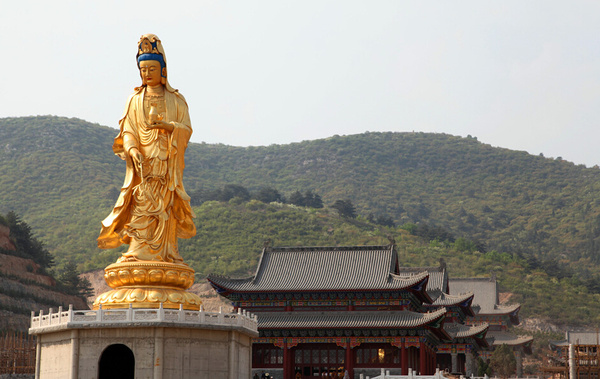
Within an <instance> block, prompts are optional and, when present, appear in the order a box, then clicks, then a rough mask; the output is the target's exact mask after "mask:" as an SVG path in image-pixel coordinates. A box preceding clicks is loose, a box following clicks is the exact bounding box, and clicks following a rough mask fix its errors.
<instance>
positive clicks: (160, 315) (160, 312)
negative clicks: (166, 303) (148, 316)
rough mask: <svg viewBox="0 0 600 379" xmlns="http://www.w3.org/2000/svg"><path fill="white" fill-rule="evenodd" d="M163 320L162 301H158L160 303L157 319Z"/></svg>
mask: <svg viewBox="0 0 600 379" xmlns="http://www.w3.org/2000/svg"><path fill="white" fill-rule="evenodd" d="M164 320H165V309H164V308H163V303H160V305H159V306H158V321H161V322H162V321H164Z"/></svg>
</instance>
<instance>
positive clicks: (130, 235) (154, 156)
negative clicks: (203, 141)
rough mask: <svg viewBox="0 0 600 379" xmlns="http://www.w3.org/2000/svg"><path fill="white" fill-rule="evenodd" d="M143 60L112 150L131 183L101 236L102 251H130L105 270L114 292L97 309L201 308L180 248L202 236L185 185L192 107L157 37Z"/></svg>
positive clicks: (144, 43)
mask: <svg viewBox="0 0 600 379" xmlns="http://www.w3.org/2000/svg"><path fill="white" fill-rule="evenodd" d="M136 58H137V65H138V68H139V70H140V76H141V78H142V85H141V86H140V87H137V88H135V90H134V93H133V94H132V95H131V96H130V97H129V100H128V101H127V106H126V107H125V114H124V115H123V118H122V119H121V120H120V121H119V127H120V131H119V134H118V135H117V137H116V138H115V141H114V144H113V151H114V152H115V154H116V155H118V156H119V157H120V158H121V159H123V160H125V162H126V163H127V169H126V173H125V182H124V184H123V187H122V188H121V193H120V195H119V198H118V200H117V203H116V204H115V206H114V208H113V211H112V212H111V214H110V215H109V216H108V217H107V218H106V219H104V221H102V230H101V232H100V236H99V237H98V247H100V248H101V249H111V248H115V247H118V246H120V245H122V244H129V248H128V249H127V251H126V252H125V253H123V255H122V256H121V257H120V258H119V259H118V261H117V263H115V264H112V265H110V266H108V267H107V268H106V269H105V278H106V281H107V283H108V284H109V285H110V286H111V287H112V288H115V290H113V291H109V292H107V293H104V294H102V295H100V296H99V297H98V298H97V299H96V302H95V303H94V306H95V307H97V306H98V305H100V304H102V306H103V307H113V308H121V307H124V306H129V304H134V306H137V307H151V308H154V307H158V305H159V304H160V303H163V305H164V306H165V307H168V308H175V307H178V306H179V305H183V306H185V308H188V309H191V308H195V307H196V306H198V305H199V304H200V299H199V298H198V297H197V296H196V295H193V294H190V293H188V292H186V291H184V290H185V289H187V288H188V287H189V286H191V284H192V283H193V274H194V271H193V270H192V269H191V268H190V267H189V266H187V265H186V264H185V263H183V259H182V258H181V256H180V255H179V251H178V247H177V239H178V238H191V237H193V236H194V235H195V234H196V227H195V225H194V222H193V221H192V218H193V217H194V212H193V211H192V208H191V206H190V197H189V196H188V194H187V193H186V192H185V189H184V187H183V181H182V179H183V169H184V167H185V164H184V155H185V149H186V147H187V144H188V141H189V139H190V136H191V134H192V126H191V122H190V116H189V113H188V106H187V103H186V101H185V99H184V97H183V96H182V95H181V94H180V93H179V92H178V91H177V90H175V89H173V88H172V87H171V86H170V85H169V83H168V81H167V62H166V57H165V52H164V50H163V47H162V43H161V41H160V39H159V38H158V37H157V36H156V35H154V34H146V35H143V36H142V37H141V39H140V41H139V42H138V52H137V56H136ZM172 287H177V289H172ZM184 287H185V288H184ZM196 309H197V308H196Z"/></svg>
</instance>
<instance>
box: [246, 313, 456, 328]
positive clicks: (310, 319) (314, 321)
mask: <svg viewBox="0 0 600 379" xmlns="http://www.w3.org/2000/svg"><path fill="white" fill-rule="evenodd" d="M445 314H446V309H445V308H441V309H438V310H436V311H434V312H428V313H417V312H410V311H386V312H318V313H317V312H315V313H313V312H273V313H271V312H263V313H258V314H257V317H258V328H259V329H260V330H265V329H348V328H359V329H360V328H386V329H389V328H397V329H409V328H416V327H420V326H423V325H427V324H429V323H431V322H433V321H436V320H438V319H440V318H441V317H444V316H445Z"/></svg>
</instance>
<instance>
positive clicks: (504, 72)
mask: <svg viewBox="0 0 600 379" xmlns="http://www.w3.org/2000/svg"><path fill="white" fill-rule="evenodd" d="M145 33H154V34H157V35H158V36H159V38H160V39H161V41H162V43H163V46H164V48H165V52H166V56H167V68H168V75H169V82H170V84H171V85H172V86H173V87H175V88H177V89H179V90H180V92H181V93H182V94H183V95H184V96H185V97H186V99H187V102H188V105H189V108H190V116H191V119H192V127H193V129H194V134H193V136H192V139H191V140H192V141H193V142H198V143H200V142H206V143H210V144H215V143H222V144H226V145H234V146H265V145H271V144H288V143H292V142H300V141H303V140H315V139H321V138H327V137H330V136H333V135H350V134H358V133H363V132H365V131H371V132H374V131H394V132H411V131H422V132H435V133H447V134H452V135H458V136H463V137H466V136H468V135H471V136H473V137H477V138H478V140H479V141H481V142H484V143H487V144H490V145H492V146H498V147H504V148H509V149H512V150H524V151H527V152H529V153H531V154H535V155H537V154H540V153H542V154H544V156H546V157H554V158H557V157H562V158H563V159H565V160H568V161H571V162H574V163H577V164H585V165H587V166H588V167H591V166H594V165H596V164H598V165H600V148H599V147H598V146H599V144H598V141H600V128H599V122H598V121H599V120H600V2H599V1H596V0H594V1H583V0H569V1H564V0H539V1H536V0H527V1H523V0H503V1H492V0H490V1H482V0H476V1H448V0H440V1H421V0H415V1H402V0H390V1H385V0H376V1H374V0H370V1H366V0H364V1H356V0H336V1H327V0H318V1H317V0H303V1H285V0H273V1H270V0H261V1H257V0H253V1H250V0H244V1H234V0H231V1H226V0H221V1H216V0H206V1H202V0H194V1H177V0H170V1H155V0H145V1H137V2H134V1H127V0H103V1H82V0H73V1H70V0H53V1H46V0H44V1H32V0H19V1H8V0H3V1H2V12H0V49H1V50H0V54H1V56H2V59H1V60H0V69H1V72H2V74H3V75H2V76H3V83H2V85H0V88H1V90H0V118H3V117H20V116H30V115H57V116H64V117H76V118H80V119H84V120H86V121H90V122H93V123H98V124H101V125H107V126H111V127H114V128H117V127H118V120H119V119H120V118H121V116H122V113H123V110H124V107H125V102H126V100H127V97H128V96H129V94H130V93H131V92H132V91H133V88H134V87H136V86H138V85H140V83H141V80H140V77H139V74H138V71H137V66H136V62H135V55H136V52H137V42H138V40H139V37H140V36H141V35H142V34H145ZM0 143H1V142H0Z"/></svg>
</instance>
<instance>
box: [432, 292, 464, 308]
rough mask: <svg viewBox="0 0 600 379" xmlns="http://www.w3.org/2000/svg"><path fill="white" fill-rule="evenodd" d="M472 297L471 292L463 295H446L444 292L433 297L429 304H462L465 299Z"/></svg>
mask: <svg viewBox="0 0 600 379" xmlns="http://www.w3.org/2000/svg"><path fill="white" fill-rule="evenodd" d="M472 297H473V293H466V294H463V295H448V294H446V293H442V294H441V295H440V296H438V297H437V299H435V301H434V302H433V303H432V304H431V305H433V306H450V305H458V304H462V303H464V302H466V301H469V299H471V298H472Z"/></svg>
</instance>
